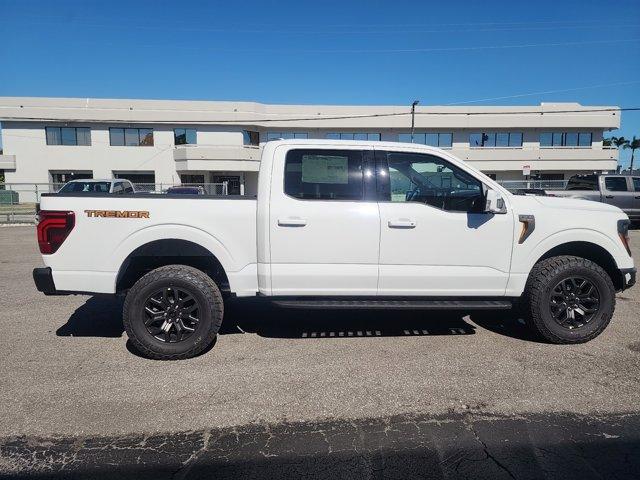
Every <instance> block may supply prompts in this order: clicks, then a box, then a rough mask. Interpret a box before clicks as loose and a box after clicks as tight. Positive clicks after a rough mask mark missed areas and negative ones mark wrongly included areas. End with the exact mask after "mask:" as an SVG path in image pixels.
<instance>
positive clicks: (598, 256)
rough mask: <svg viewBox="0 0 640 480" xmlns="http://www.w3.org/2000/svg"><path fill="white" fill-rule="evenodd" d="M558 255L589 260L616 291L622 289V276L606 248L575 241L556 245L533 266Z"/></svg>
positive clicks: (591, 243)
mask: <svg viewBox="0 0 640 480" xmlns="http://www.w3.org/2000/svg"><path fill="white" fill-rule="evenodd" d="M560 255H571V256H574V257H581V258H585V259H587V260H591V261H592V262H594V263H595V264H596V265H598V266H600V267H601V268H602V269H603V270H604V271H605V272H607V275H609V277H610V278H611V281H612V282H613V285H614V286H615V288H616V290H621V289H622V288H623V278H622V274H621V273H620V269H619V267H618V264H617V263H616V260H615V258H614V257H613V255H612V254H611V253H610V252H609V251H608V250H607V249H606V248H604V247H603V246H601V245H598V244H596V243H593V242H588V241H582V240H575V241H569V242H565V243H561V244H558V245H556V246H554V247H552V248H550V249H549V250H547V251H546V252H544V253H543V254H542V255H540V256H539V257H538V258H537V260H536V261H535V262H534V263H533V265H536V264H538V263H540V262H541V261H543V260H545V259H547V258H551V257H557V256H560Z"/></svg>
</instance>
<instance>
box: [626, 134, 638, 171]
mask: <svg viewBox="0 0 640 480" xmlns="http://www.w3.org/2000/svg"><path fill="white" fill-rule="evenodd" d="M622 148H624V149H627V148H628V149H630V150H631V163H630V165H629V171H631V172H633V157H634V156H635V153H636V150H637V149H638V148H640V138H636V136H635V135H634V136H633V140H630V141H629V140H627V142H626V143H625V144H624V145H623V146H622Z"/></svg>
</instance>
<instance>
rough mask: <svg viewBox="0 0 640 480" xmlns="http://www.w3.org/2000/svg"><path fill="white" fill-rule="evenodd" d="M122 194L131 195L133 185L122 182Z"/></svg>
mask: <svg viewBox="0 0 640 480" xmlns="http://www.w3.org/2000/svg"><path fill="white" fill-rule="evenodd" d="M123 185H124V193H133V185H132V184H131V183H129V182H124V183H123Z"/></svg>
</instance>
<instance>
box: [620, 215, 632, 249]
mask: <svg viewBox="0 0 640 480" xmlns="http://www.w3.org/2000/svg"><path fill="white" fill-rule="evenodd" d="M630 223H631V222H630V221H629V220H618V236H619V237H620V240H621V241H622V244H623V245H624V248H625V249H626V250H627V253H628V254H629V256H630V257H631V256H632V255H631V248H630V247H629V224H630Z"/></svg>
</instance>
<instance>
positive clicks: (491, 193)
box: [484, 188, 507, 213]
mask: <svg viewBox="0 0 640 480" xmlns="http://www.w3.org/2000/svg"><path fill="white" fill-rule="evenodd" d="M484 213H507V206H506V204H505V203H504V199H503V198H502V195H501V194H500V192H496V191H495V190H492V189H490V188H489V189H487V194H486V195H485V204H484Z"/></svg>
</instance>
